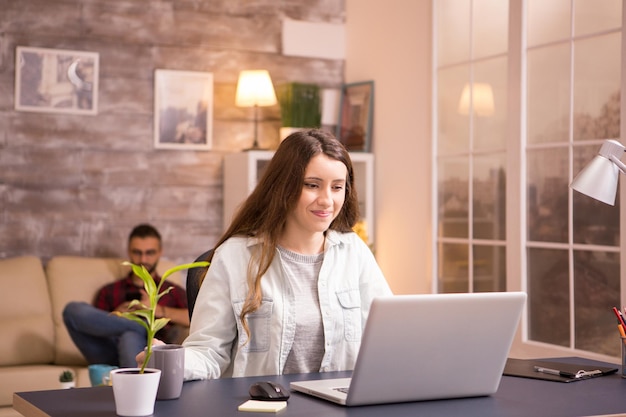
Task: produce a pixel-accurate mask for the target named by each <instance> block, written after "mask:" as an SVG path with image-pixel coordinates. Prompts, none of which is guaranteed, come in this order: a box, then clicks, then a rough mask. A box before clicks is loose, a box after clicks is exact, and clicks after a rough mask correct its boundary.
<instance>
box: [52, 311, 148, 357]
mask: <svg viewBox="0 0 626 417" xmlns="http://www.w3.org/2000/svg"><path fill="white" fill-rule="evenodd" d="M63 321H64V322H65V327H66V328H67V331H68V332H69V334H70V336H71V338H72V340H73V341H74V344H75V345H76V346H77V347H78V349H79V350H80V351H81V353H82V354H83V356H85V359H87V362H89V363H90V364H94V363H106V364H109V365H116V366H120V367H123V368H134V367H136V366H137V361H136V360H135V356H136V355H137V354H138V353H139V352H141V351H142V350H143V349H144V348H145V347H146V329H144V328H143V327H142V326H141V325H140V324H139V323H135V322H134V321H131V320H128V319H126V318H124V317H118V316H115V315H112V314H110V313H108V312H107V311H104V310H100V309H98V308H96V307H94V306H92V305H90V304H87V303H84V302H70V303H68V304H67V306H65V309H64V310H63Z"/></svg>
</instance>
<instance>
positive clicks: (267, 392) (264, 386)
mask: <svg viewBox="0 0 626 417" xmlns="http://www.w3.org/2000/svg"><path fill="white" fill-rule="evenodd" d="M249 392H250V397H252V399H253V400H261V401H287V400H288V399H289V395H290V394H289V391H287V390H286V389H285V388H284V387H283V386H282V385H280V384H279V383H277V382H271V381H260V382H256V383H254V384H252V385H251V386H250V391H249Z"/></svg>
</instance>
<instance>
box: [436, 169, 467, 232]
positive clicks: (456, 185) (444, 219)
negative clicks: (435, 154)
mask: <svg viewBox="0 0 626 417" xmlns="http://www.w3.org/2000/svg"><path fill="white" fill-rule="evenodd" d="M438 172H439V184H438V186H437V189H438V202H437V207H438V212H439V216H438V217H439V237H464V238H467V237H468V236H469V231H468V229H469V226H468V216H469V213H468V207H469V201H468V193H469V190H468V184H469V182H468V176H469V173H468V172H469V166H468V162H467V159H465V158H456V159H446V160H440V161H439V171H438Z"/></svg>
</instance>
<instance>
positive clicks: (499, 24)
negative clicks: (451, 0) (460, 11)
mask: <svg viewBox="0 0 626 417" xmlns="http://www.w3.org/2000/svg"><path fill="white" fill-rule="evenodd" d="M459 3H461V2H458V1H457V2H455V6H457V7H458V5H459ZM472 3H473V13H472V18H473V26H472V29H473V31H474V33H473V35H474V36H473V38H474V49H473V51H472V53H473V57H472V58H474V59H476V58H482V57H485V56H490V55H496V54H501V53H504V52H506V51H507V50H508V40H509V36H508V35H509V30H508V29H509V27H508V23H509V2H508V1H502V0H473V2H472Z"/></svg>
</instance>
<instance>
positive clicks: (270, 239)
mask: <svg viewBox="0 0 626 417" xmlns="http://www.w3.org/2000/svg"><path fill="white" fill-rule="evenodd" d="M322 153H323V154H324V155H326V156H328V157H329V158H331V159H334V160H337V161H340V162H342V163H343V164H344V165H345V166H346V168H347V172H348V173H347V178H346V189H345V192H346V198H345V202H344V204H343V207H342V208H341V211H340V212H339V214H338V215H337V217H336V218H335V220H333V222H332V223H331V224H330V227H329V228H330V229H333V230H337V231H339V232H349V231H351V230H352V227H353V226H354V225H355V223H356V221H357V220H358V218H359V203H358V198H357V194H356V189H355V187H354V171H353V168H352V161H351V160H350V155H349V154H348V152H347V151H346V149H345V148H344V147H343V145H342V144H341V142H339V141H338V140H337V139H336V138H335V137H334V136H333V135H332V134H330V133H328V132H325V131H323V130H318V129H313V130H306V131H299V132H295V133H293V134H291V135H289V136H288V137H287V138H286V139H285V140H283V141H282V142H281V144H280V146H279V147H278V150H277V151H276V153H275V154H274V156H273V157H272V159H271V161H270V162H269V164H268V166H267V168H266V170H265V172H264V174H263V176H262V177H261V179H260V181H259V183H258V184H257V186H256V188H255V189H254V191H253V192H252V194H250V196H248V198H247V199H246V201H245V202H244V203H243V205H242V206H241V208H240V209H239V210H238V211H237V213H236V215H235V217H234V219H233V221H232V222H231V224H230V227H229V228H228V230H226V232H225V233H224V235H223V236H222V237H221V238H220V240H219V241H218V243H217V245H216V246H215V247H216V248H217V247H218V246H219V245H221V244H222V243H224V242H225V241H226V240H227V239H229V238H230V237H232V236H255V237H258V238H259V243H260V250H259V251H257V252H256V253H253V254H252V258H251V260H250V264H249V265H248V277H247V279H248V295H247V296H246V301H245V302H244V305H243V309H242V311H241V314H240V318H241V321H242V323H243V327H244V330H245V331H246V334H247V335H248V337H249V336H250V330H249V328H248V323H247V321H246V316H247V315H248V314H250V313H253V312H254V311H256V310H257V309H258V308H259V306H260V305H261V301H262V298H263V294H262V293H261V278H262V277H263V275H264V274H265V272H267V270H268V268H269V266H270V264H271V263H272V261H273V260H274V255H275V253H276V245H277V242H278V238H279V237H280V235H281V233H282V232H283V230H284V227H285V223H286V221H287V214H288V213H289V212H290V211H291V210H293V208H294V207H295V206H296V204H297V202H298V200H299V199H300V194H301V193H302V187H303V184H304V174H305V170H306V167H307V166H308V164H309V161H311V159H312V158H313V157H314V156H317V155H319V154H322Z"/></svg>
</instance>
